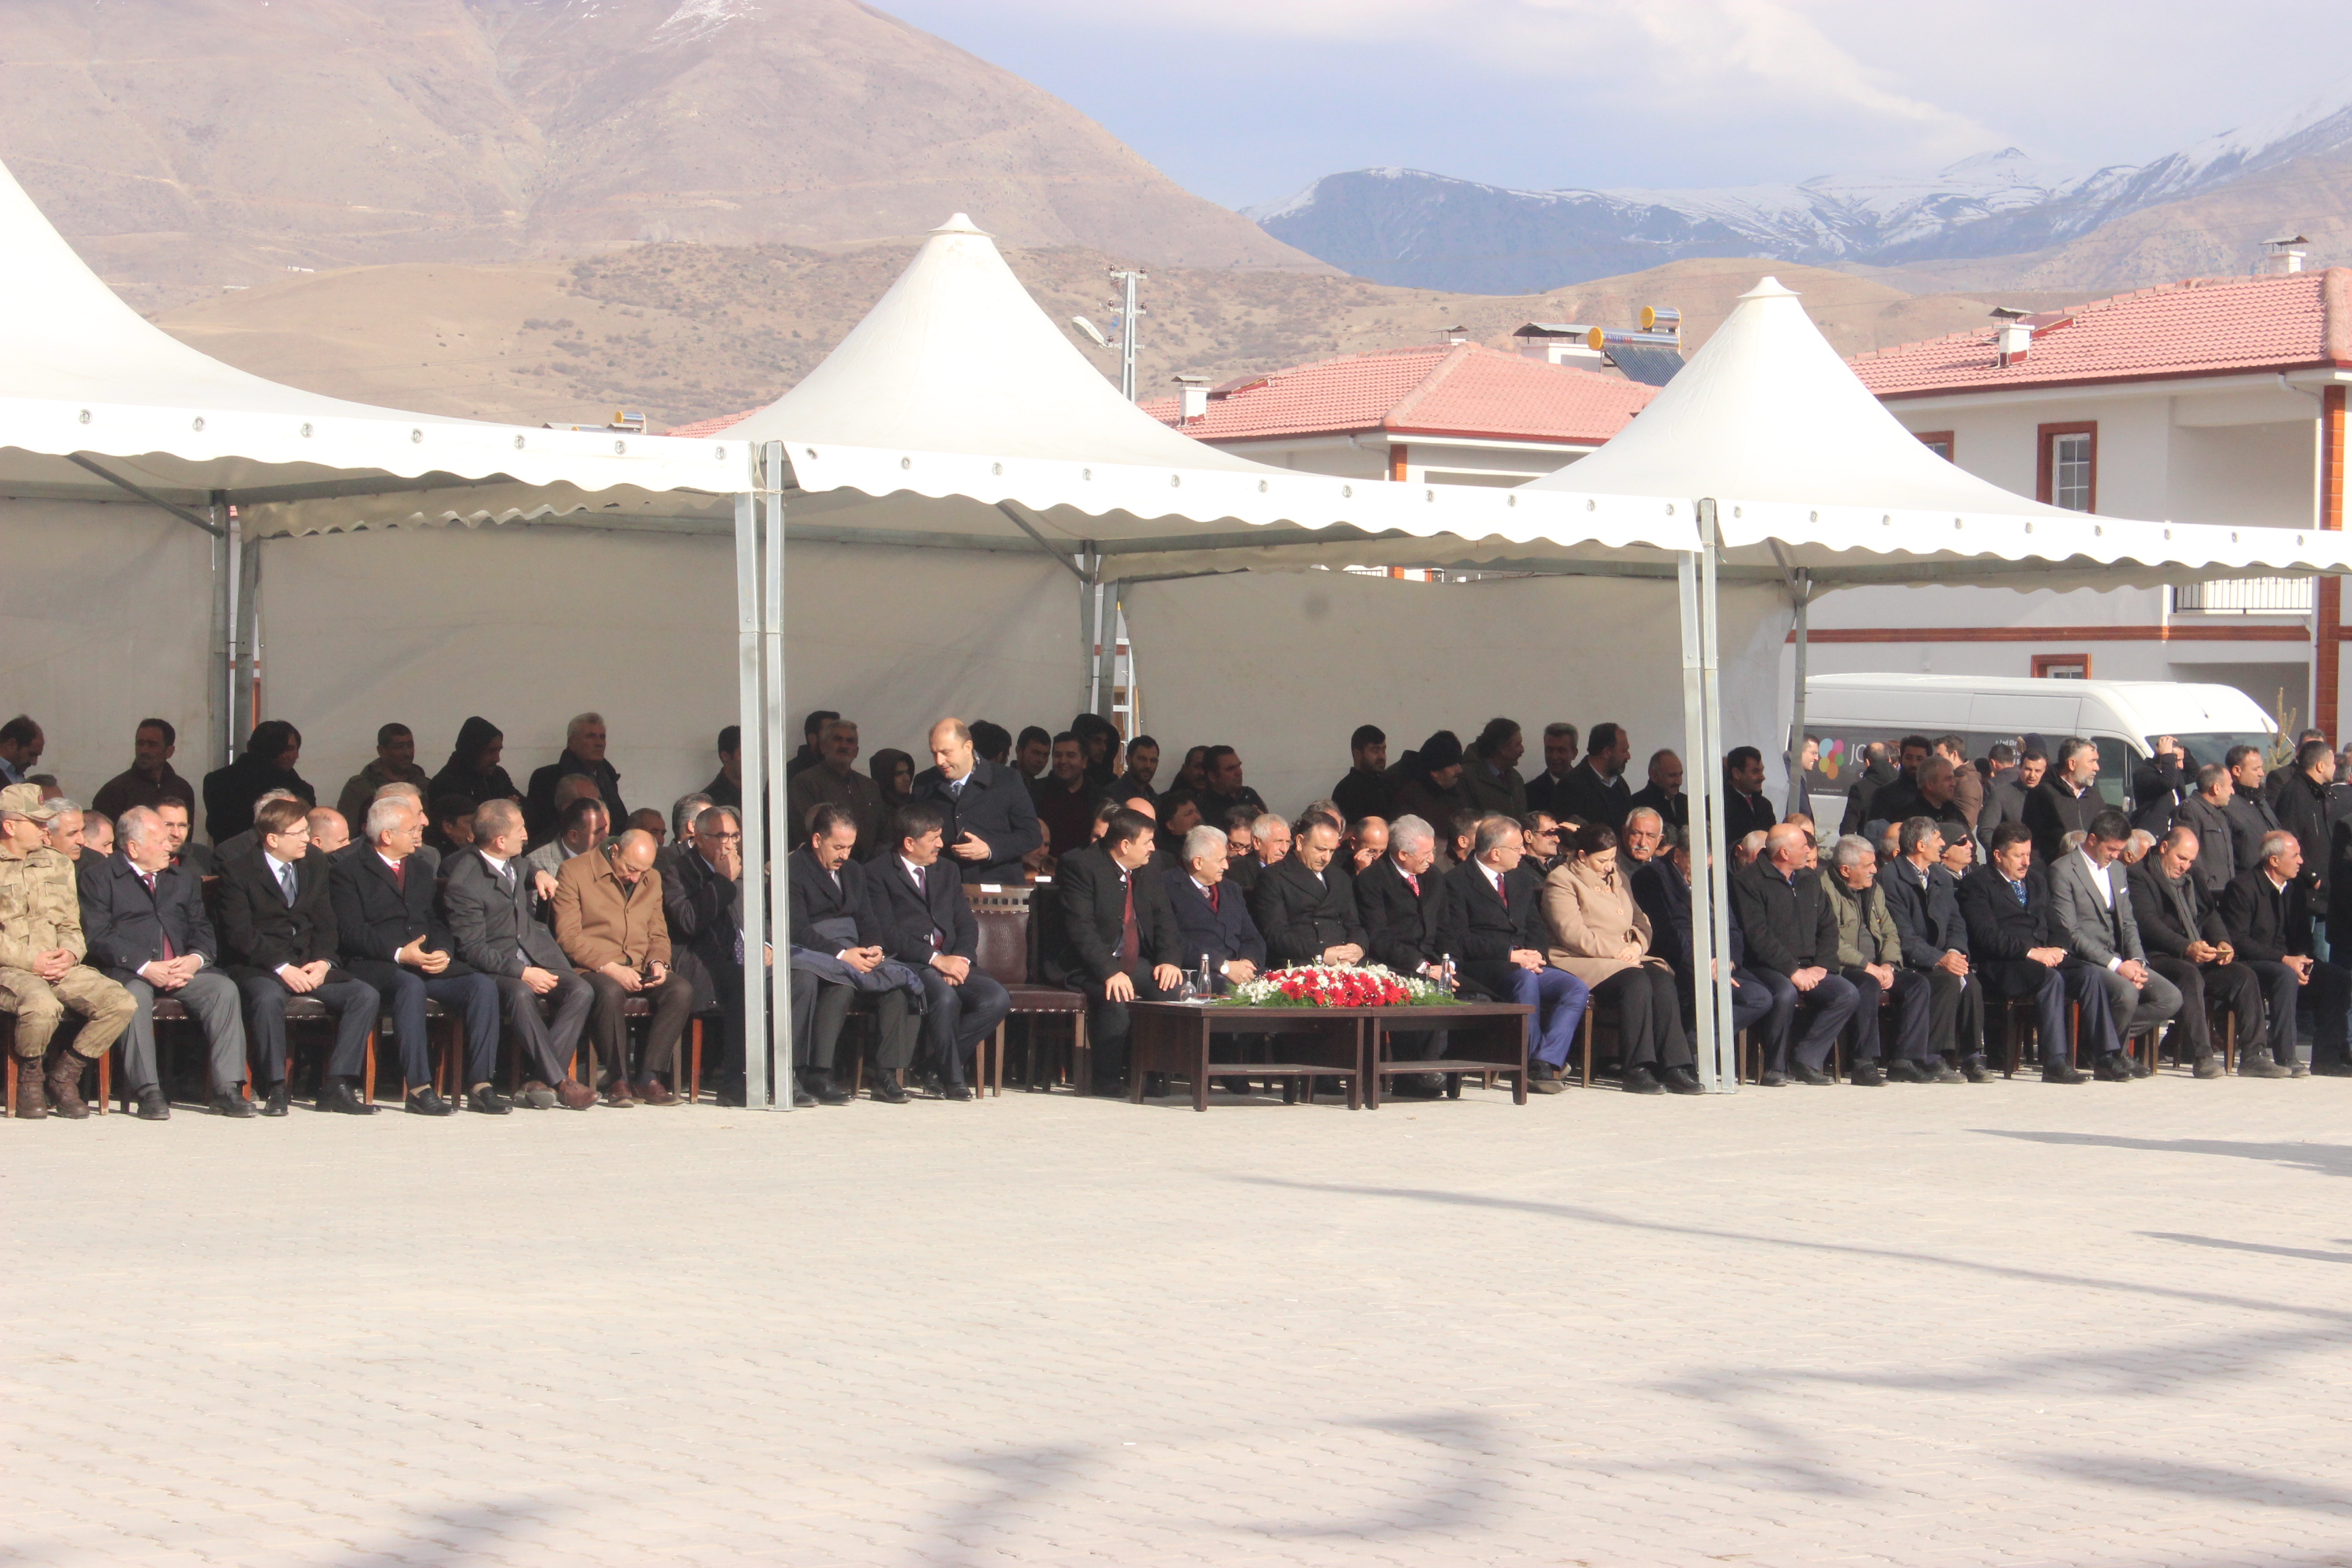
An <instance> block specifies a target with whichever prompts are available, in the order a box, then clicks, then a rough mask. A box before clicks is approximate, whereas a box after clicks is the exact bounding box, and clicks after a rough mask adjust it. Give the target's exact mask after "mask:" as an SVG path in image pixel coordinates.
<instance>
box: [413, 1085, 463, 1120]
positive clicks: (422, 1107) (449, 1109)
mask: <svg viewBox="0 0 2352 1568" xmlns="http://www.w3.org/2000/svg"><path fill="white" fill-rule="evenodd" d="M407 1100H408V1114H410V1115H411V1116H448V1115H451V1114H454V1113H455V1112H456V1110H457V1107H456V1106H454V1105H452V1104H450V1103H449V1102H448V1101H447V1100H444V1099H442V1098H441V1096H440V1095H439V1094H438V1093H437V1092H436V1091H435V1089H433V1087H432V1086H431V1085H430V1084H428V1085H426V1086H425V1088H423V1089H418V1090H417V1091H416V1092H415V1093H414V1094H412V1095H409V1096H408V1097H407Z"/></svg>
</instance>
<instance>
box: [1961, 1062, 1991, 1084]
mask: <svg viewBox="0 0 2352 1568" xmlns="http://www.w3.org/2000/svg"><path fill="white" fill-rule="evenodd" d="M1960 1076H1961V1077H1962V1078H1964V1079H1968V1080H1969V1082H1970V1083H1990V1082H1991V1081H1992V1063H1990V1062H1989V1061H1987V1060H1985V1058H1982V1057H1980V1056H1976V1057H1962V1058H1960Z"/></svg>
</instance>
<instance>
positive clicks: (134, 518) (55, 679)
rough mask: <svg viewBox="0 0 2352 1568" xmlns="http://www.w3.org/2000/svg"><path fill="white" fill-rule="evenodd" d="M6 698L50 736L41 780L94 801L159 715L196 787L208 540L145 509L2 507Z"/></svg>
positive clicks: (207, 635)
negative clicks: (135, 738) (134, 737)
mask: <svg viewBox="0 0 2352 1568" xmlns="http://www.w3.org/2000/svg"><path fill="white" fill-rule="evenodd" d="M0 549H5V552H6V556H7V561H8V611H7V625H8V635H7V637H6V638H5V640H0V691H5V692H7V693H8V694H9V696H8V699H7V700H8V701H9V702H11V703H12V704H13V705H14V706H13V707H12V708H11V710H10V711H12V712H13V711H15V710H16V708H21V709H23V710H26V711H27V712H29V713H31V714H32V716H33V717H34V718H35V719H37V720H38V721H40V724H41V728H42V730H43V731H44V733H46V735H47V738H48V747H47V750H46V751H45V752H42V754H41V765H40V769H39V771H40V772H42V773H55V774H56V775H57V776H58V782H59V783H60V784H62V785H63V786H64V788H65V791H66V793H67V794H68V795H70V796H72V797H73V798H74V799H75V800H77V801H79V802H81V803H82V804H84V805H88V804H89V798H90V796H92V795H96V794H97V793H98V786H99V785H100V784H104V783H105V782H106V781H107V780H108V779H110V778H112V777H113V776H114V775H115V774H117V773H121V771H122V770H123V769H125V768H127V767H129V766H130V765H131V734H132V731H134V729H135V728H136V727H137V725H138V723H139V721H140V720H142V719H144V718H148V717H150V716H152V717H154V718H158V719H168V720H170V721H172V723H173V726H174V727H175V728H176V729H177V730H178V731H179V733H180V742H179V744H180V754H179V756H178V758H177V759H176V760H175V763H174V765H175V766H176V767H178V769H179V770H180V771H181V772H182V773H184V774H186V775H188V777H189V778H190V780H191V782H194V778H195V775H196V774H197V773H201V772H202V771H203V768H204V752H205V729H206V723H207V720H208V716H209V714H210V711H211V709H210V706H209V703H210V694H209V693H208V692H207V691H206V690H205V670H206V668H207V665H206V662H205V655H206V653H207V651H208V650H209V648H210V647H211V642H212V594H211V590H210V587H209V584H210V583H211V581H212V541H211V540H210V539H208V538H207V537H205V535H204V534H202V533H199V532H197V531H195V530H194V529H193V528H191V527H189V526H188V525H187V524H186V523H184V522H182V521H179V520H178V519H176V518H173V517H170V516H167V515H166V514H164V513H163V512H160V511H156V510H153V509H152V508H149V507H143V506H116V505H112V504H110V503H105V502H92V501H65V500H0ZM6 717H7V714H5V713H0V719H5V718H6Z"/></svg>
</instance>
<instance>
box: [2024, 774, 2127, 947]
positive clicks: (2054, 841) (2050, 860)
mask: <svg viewBox="0 0 2352 1568" xmlns="http://www.w3.org/2000/svg"><path fill="white" fill-rule="evenodd" d="M2098 780H2099V748H2098V747H2097V746H2096V745H2095V744H2094V743H2093V742H2089V741H2085V740H2084V739H2083V738H2082V737H2081V736H2079V735H2069V736H2067V737H2066V738H2065V739H2064V740H2063V741H2061V742H2058V751H2057V754H2056V756H2054V757H2053V759H2052V761H2051V765H2050V773H2049V776H2048V777H2046V778H2044V779H2043V780H2042V783H2041V784H2040V785H2038V786H2037V787H2036V788H2035V789H2034V791H2033V793H2032V795H2028V796H2026V797H2025V826H2028V827H2030V828H2032V830H2033V854H2034V857H2035V858H2037V859H2039V860H2040V861H2041V862H2042V865H2043V866H2044V867H2050V866H2055V865H2056V864H2057V863H2058V857H2059V856H2061V855H2063V854H2064V853H2065V852H2066V850H2065V839H2066V835H2068V834H2069V833H2088V832H2089V831H2090V830H2091V821H2092V819H2093V818H2094V817H2095V816H2098V815H2099V813H2100V812H2102V811H2104V810H2105V809H2106V804H2107V803H2106V801H2105V798H2104V797H2102V796H2101V795H2100V794H2099V792H2098V789H2097V787H2096V786H2097V784H2098ZM2061 945H2062V946H2063V943H2062V944H2061Z"/></svg>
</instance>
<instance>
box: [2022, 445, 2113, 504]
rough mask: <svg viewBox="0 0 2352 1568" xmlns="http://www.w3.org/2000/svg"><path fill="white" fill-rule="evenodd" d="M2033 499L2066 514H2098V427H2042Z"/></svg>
mask: <svg viewBox="0 0 2352 1568" xmlns="http://www.w3.org/2000/svg"><path fill="white" fill-rule="evenodd" d="M2040 437H2041V441H2042V450H2041V454H2040V458H2039V460H2038V461H2037V463H2036V464H2035V485H2034V499H2035V500H2040V501H2043V502H2046V503H2048V504H2049V505H2051V506H2058V507H2064V508H2065V509H2066V510H2068V511H2096V510H2099V427H2098V426H2097V425H2095V424H2079V425H2044V426H2042V428H2041V431H2040Z"/></svg>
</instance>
